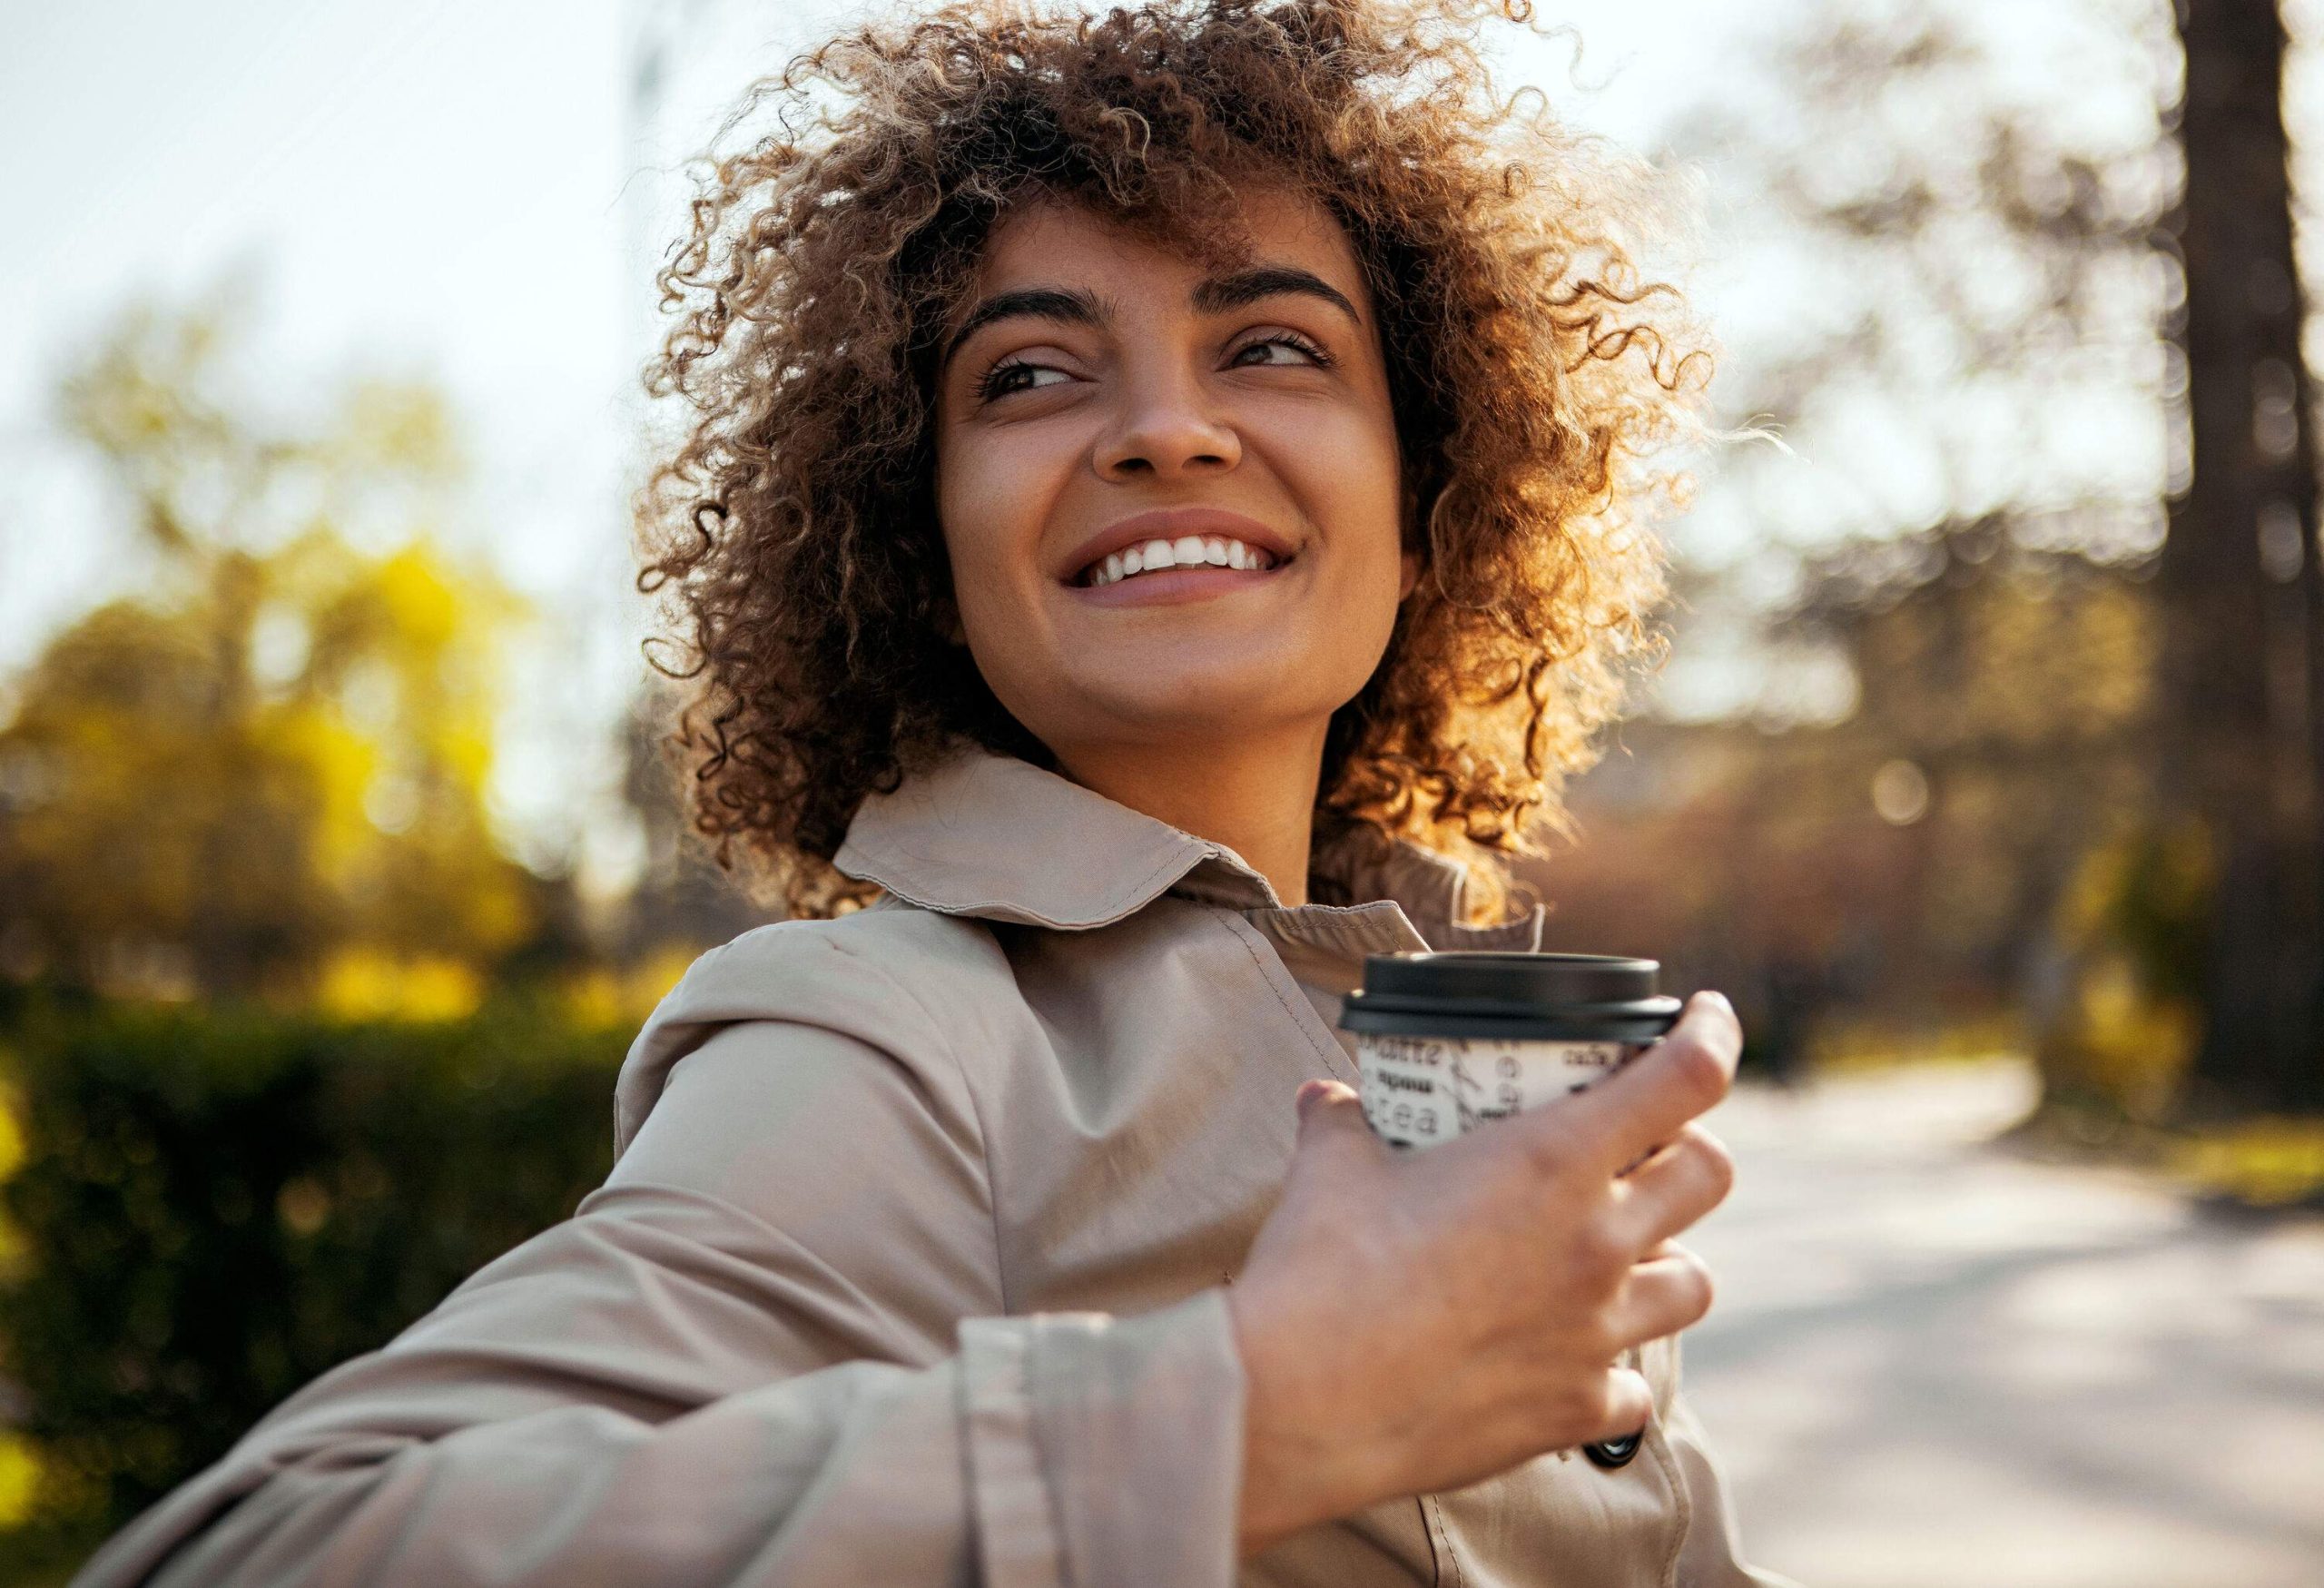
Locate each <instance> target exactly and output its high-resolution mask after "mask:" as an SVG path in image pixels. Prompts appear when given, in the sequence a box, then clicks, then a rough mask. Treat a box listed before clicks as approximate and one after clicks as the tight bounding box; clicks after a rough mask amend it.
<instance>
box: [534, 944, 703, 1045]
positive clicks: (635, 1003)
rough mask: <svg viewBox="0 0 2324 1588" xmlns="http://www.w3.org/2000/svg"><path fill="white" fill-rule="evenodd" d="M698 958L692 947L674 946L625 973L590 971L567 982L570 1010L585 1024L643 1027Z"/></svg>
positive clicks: (573, 1015) (565, 994)
mask: <svg viewBox="0 0 2324 1588" xmlns="http://www.w3.org/2000/svg"><path fill="white" fill-rule="evenodd" d="M698 957H699V956H698V955H697V953H696V952H695V951H694V950H693V949H691V948H685V947H682V946H677V945H670V946H665V947H664V948H662V949H660V950H658V951H657V952H655V953H654V954H653V955H651V956H650V957H648V958H647V959H645V961H643V962H640V963H638V964H637V965H635V966H634V967H632V968H631V969H629V970H628V971H625V972H618V973H616V972H612V971H608V970H602V969H598V970H591V971H586V972H582V973H581V974H579V975H577V976H575V977H572V978H571V979H570V980H568V981H566V983H565V987H564V998H565V1007H566V1011H567V1012H568V1013H569V1014H570V1015H571V1016H572V1018H573V1019H574V1021H576V1022H577V1023H579V1024H583V1025H596V1026H636V1025H642V1024H644V1023H645V1019H646V1017H647V1016H648V1015H650V1014H652V1013H653V1012H654V1006H655V1004H657V1003H660V1002H661V1001H662V1000H663V998H664V997H665V996H666V995H667V994H668V992H669V991H670V989H671V988H673V987H675V986H676V985H677V984H678V978H680V977H681V976H684V974H685V973H686V968H687V967H688V966H690V965H692V964H693V963H694V961H695V959H696V958H698Z"/></svg>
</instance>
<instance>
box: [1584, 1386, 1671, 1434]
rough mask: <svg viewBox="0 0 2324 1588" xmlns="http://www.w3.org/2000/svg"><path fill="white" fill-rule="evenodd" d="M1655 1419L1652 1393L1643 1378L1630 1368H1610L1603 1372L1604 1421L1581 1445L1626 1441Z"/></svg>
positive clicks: (1651, 1388) (1651, 1389)
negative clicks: (1604, 1374) (1604, 1394)
mask: <svg viewBox="0 0 2324 1588" xmlns="http://www.w3.org/2000/svg"><path fill="white" fill-rule="evenodd" d="M1653 1416H1654V1390H1653V1387H1652V1386H1650V1385H1649V1384H1648V1383H1647V1382H1646V1376H1645V1375H1644V1374H1642V1373H1640V1372H1639V1371H1638V1370H1637V1369H1636V1368H1632V1367H1610V1368H1608V1369H1607V1370H1606V1421H1605V1425H1603V1426H1602V1427H1600V1428H1599V1429H1598V1431H1597V1432H1596V1433H1594V1434H1592V1435H1590V1437H1589V1438H1587V1439H1585V1440H1583V1441H1582V1443H1583V1444H1585V1445H1596V1444H1600V1443H1602V1442H1603V1441H1605V1440H1608V1439H1627V1438H1629V1437H1630V1435H1633V1434H1635V1433H1638V1432H1639V1431H1640V1429H1642V1428H1644V1427H1645V1426H1646V1425H1647V1424H1648V1423H1649V1422H1650V1421H1651V1420H1652V1419H1653Z"/></svg>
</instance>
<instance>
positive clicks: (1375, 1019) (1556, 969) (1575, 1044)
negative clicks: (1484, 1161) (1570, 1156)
mask: <svg viewBox="0 0 2324 1588" xmlns="http://www.w3.org/2000/svg"><path fill="white" fill-rule="evenodd" d="M1660 971H1661V966H1660V964H1659V962H1656V961H1653V960H1635V959H1625V958H1620V957H1618V956H1614V955H1608V954H1526V953H1501V952H1474V951H1457V950H1456V951H1449V952H1436V953H1410V954H1372V955H1369V956H1367V957H1366V958H1365V960H1364V985H1363V987H1362V988H1360V989H1358V990H1357V991H1353V992H1350V993H1349V994H1348V996H1347V1000H1346V1001H1345V1003H1344V1005H1343V1007H1342V1010H1341V1013H1340V1025H1341V1027H1342V1028H1343V1029H1344V1030H1346V1031H1350V1032H1353V1033H1354V1037H1355V1049H1356V1069H1357V1070H1358V1071H1359V1072H1360V1074H1361V1076H1362V1079H1363V1088H1362V1090H1363V1097H1364V1118H1365V1119H1367V1120H1368V1121H1370V1123H1371V1126H1372V1129H1373V1130H1374V1133H1376V1134H1377V1135H1378V1136H1379V1137H1380V1138H1381V1139H1383V1140H1384V1141H1386V1142H1388V1143H1390V1144H1391V1145H1392V1146H1395V1147H1428V1146H1433V1145H1434V1144H1435V1143H1437V1142H1440V1141H1450V1140H1452V1139H1454V1138H1456V1137H1459V1136H1462V1135H1465V1134H1466V1133H1467V1132H1469V1131H1471V1130H1474V1129H1481V1128H1482V1127H1483V1126H1484V1125H1486V1124H1488V1123H1489V1122H1491V1121H1492V1120H1495V1119H1506V1118H1507V1117H1509V1116H1510V1115H1512V1114H1515V1113H1520V1112H1521V1111H1523V1110H1527V1109H1537V1108H1540V1107H1541V1106H1542V1105H1544V1104H1546V1103H1551V1102H1555V1101H1556V1100H1558V1099H1560V1098H1563V1097H1569V1096H1571V1094H1573V1093H1574V1092H1577V1091H1580V1090H1582V1089H1583V1088H1584V1087H1586V1086H1588V1085H1590V1083H1591V1082H1592V1081H1595V1080H1598V1079H1599V1078H1600V1077H1601V1076H1605V1075H1608V1074H1610V1073H1612V1072H1613V1071H1614V1070H1617V1069H1619V1068H1620V1067H1621V1066H1622V1065H1624V1064H1627V1063H1629V1062H1630V1060H1632V1059H1633V1058H1635V1057H1637V1056H1638V1055H1639V1054H1640V1053H1641V1052H1643V1051H1645V1050H1646V1049H1647V1048H1648V1047H1649V1046H1651V1045H1652V1044H1653V1043H1654V1042H1655V1041H1657V1040H1659V1038H1660V1037H1661V1036H1662V1034H1663V1033H1664V1032H1665V1031H1669V1029H1670V1027H1671V1026H1672V1024H1674V1023H1675V1022H1676V1021H1677V1020H1678V1018H1679V1000H1677V999H1676V998H1672V997H1669V996H1667V995H1664V994H1662V993H1660V992H1659V991H1657V989H1656V985H1655V981H1656V977H1657V976H1658V974H1659V972H1660Z"/></svg>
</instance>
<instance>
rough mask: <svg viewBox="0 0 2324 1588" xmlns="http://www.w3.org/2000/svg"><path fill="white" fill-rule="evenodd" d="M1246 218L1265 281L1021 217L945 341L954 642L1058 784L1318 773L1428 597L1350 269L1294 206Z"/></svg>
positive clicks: (1373, 328) (942, 382) (1371, 324)
mask: <svg viewBox="0 0 2324 1588" xmlns="http://www.w3.org/2000/svg"><path fill="white" fill-rule="evenodd" d="M1245 202H1246V206H1247V207H1246V219H1247V221H1248V223H1249V225H1250V229H1251V233H1252V236H1253V238H1254V240H1255V242H1256V244H1257V247H1256V255H1255V257H1254V259H1253V261H1252V263H1251V265H1250V266H1249V267H1248V268H1246V269H1243V270H1239V271H1232V272H1230V273H1228V274H1227V275H1226V276H1224V277H1223V278H1218V279H1210V278H1207V277H1206V274H1205V272H1204V271H1203V270H1202V269H1201V267H1199V266H1198V265H1196V264H1195V263H1193V262H1191V261H1188V260H1187V259H1184V258H1181V257H1179V256H1177V255H1176V254H1174V253H1171V252H1167V251H1165V250H1161V249H1157V248H1156V247H1154V246H1152V245H1151V244H1148V243H1145V242H1139V241H1137V239H1135V238H1133V237H1132V236H1130V235H1129V234H1128V233H1127V232H1122V231H1121V230H1119V229H1118V228H1117V227H1115V226H1113V225H1111V224H1110V223H1108V222H1106V221H1104V220H1102V219H1099V218H1098V217H1096V216H1094V215H1092V214H1090V213H1089V212H1086V211H1083V210H1080V209H1078V208H1074V207H1071V206H1068V205H1064V204H1059V203H1056V202H1039V203H1035V204H1030V205H1028V206H1026V207H1025V208H1022V209H1020V210H1018V211H1016V212H1012V213H1011V214H1010V215H1009V217H1008V218H1006V219H1005V220H1004V221H1003V222H1001V224H1000V226H999V227H997V228H996V229H995V231H994V232H993V233H992V234H991V237H990V241H989V243H988V245H987V248H986V251H985V253H984V256H983V259H982V261H981V268H980V272H979V274H978V277H977V280H976V282H975V284H974V286H973V288H972V289H971V291H970V294H969V296H968V298H967V300H966V301H965V303H964V305H963V307H962V310H961V312H960V316H959V317H958V318H957V319H956V320H955V321H954V322H953V331H952V336H953V338H954V340H952V341H951V343H950V348H949V351H948V352H947V353H946V355H945V358H944V361H943V364H942V367H941V370H940V374H939V377H938V390H937V405H936V406H937V430H938V440H937V464H936V468H937V481H936V483H937V507H938V512H939V515H940V518H941V520H942V525H943V532H944V541H945V546H946V548H947V550H948V552H949V554H950V560H951V567H952V577H953V587H954V590H955V592H956V595H957V597H958V600H959V605H960V627H961V630H962V634H963V636H965V638H966V641H967V644H968V646H969V648H970V652H971V654H972V655H973V656H974V657H975V660H976V665H977V666H978V668H979V670H980V672H981V673H982V674H983V676H984V678H985V681H986V683H987V684H988V685H989V686H990V687H991V689H992V691H993V693H994V694H995V695H997V696H998V697H999V698H1000V702H1001V704H1002V705H1005V706H1006V707H1008V709H1009V712H1010V713H1011V714H1012V715H1014V716H1015V717H1016V718H1017V720H1018V721H1019V723H1021V724H1023V725H1025V727H1026V728H1027V729H1029V731H1030V732H1031V733H1032V734H1033V735H1035V736H1037V737H1038V738H1039V739H1040V740H1041V741H1042V742H1043V743H1044V744H1045V745H1048V746H1049V749H1050V750H1051V751H1052V752H1054V753H1055V754H1056V755H1058V757H1059V761H1060V762H1061V763H1062V764H1064V765H1065V767H1066V768H1067V769H1068V771H1071V770H1072V769H1073V767H1074V765H1075V764H1076V761H1077V758H1078V757H1079V756H1081V755H1087V754H1095V753H1098V752H1101V751H1102V750H1104V749H1105V748H1107V747H1108V746H1111V747H1122V746H1128V745H1138V746H1146V747H1156V746H1163V745H1187V746H1191V747H1195V748H1200V747H1201V746H1203V745H1206V744H1208V745H1220V744H1223V743H1225V742H1226V740H1227V739H1229V738H1232V737H1235V736H1238V735H1272V736H1275V737H1285V736H1286V735H1299V736H1303V737H1304V736H1307V735H1312V736H1313V738H1314V741H1315V745H1317V746H1320V744H1321V735H1322V730H1323V727H1324V724H1325V723H1326V722H1327V721H1328V719H1329V717H1330V715H1331V713H1332V712H1333V711H1334V709H1335V708H1336V707H1338V706H1339V705H1342V704H1344V702H1346V701H1347V700H1348V699H1350V698H1351V697H1353V696H1354V695H1355V694H1356V692H1357V691H1358V690H1359V689H1361V688H1362V687H1363V686H1364V681H1365V680H1366V679H1367V678H1369V677H1370V676H1371V675H1372V672H1373V669H1374V666H1376V665H1377V664H1378V662H1379V660H1380V656H1381V654H1382V652H1383V651H1384V649H1385V648H1386V646H1387V643H1388V637H1389V633H1390V630H1391V628H1392V626H1393V623H1394V619H1395V613H1396V607H1397V604H1398V602H1399V601H1401V600H1402V598H1403V597H1404V596H1405V595H1406V594H1407V593H1408V592H1409V591H1410V590H1411V588H1412V586H1413V580H1414V577H1416V573H1417V567H1418V564H1417V559H1416V558H1415V557H1413V556H1412V555H1411V554H1408V553H1405V552H1404V551H1403V548H1402V547H1401V545H1400V543H1399V523H1398V518H1399V512H1398V501H1399V491H1398V473H1397V468H1398V465H1397V452H1396V436H1395V428H1394V424H1393V418H1392V415H1391V412H1390V408H1389V399H1388V383H1387V372H1386V368H1385V365H1384V360H1383V358H1382V354H1381V350H1380V337H1379V330H1378V327H1377V324H1376V322H1375V320H1374V311H1373V306H1372V303H1371V301H1370V299H1369V297H1368V295H1367V293H1366V292H1365V290H1364V280H1363V274H1362V271H1361V270H1360V268H1359V266H1358V264H1357V261H1356V258H1355V254H1354V250H1353V248H1352V247H1351V246H1350V244H1349V242H1348V239H1347V236H1346V234H1345V232H1344V231H1343V230H1342V228H1341V227H1340V226H1339V224H1338V222H1336V221H1334V219H1333V218H1332V216H1331V214H1330V213H1329V212H1328V211H1326V210H1325V209H1324V207H1323V206H1322V205H1321V204H1319V203H1317V202H1315V201H1314V200H1313V199H1311V198H1308V197H1307V196H1305V194H1302V193H1299V192H1294V191H1286V190H1279V189H1251V190H1246V195H1245ZM1162 547H1167V548H1168V549H1167V552H1165V551H1163V550H1162V549H1160V548H1162ZM1157 565H1160V566H1157ZM1131 568H1136V569H1137V571H1136V572H1131V571H1129V570H1130V569H1131Z"/></svg>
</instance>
